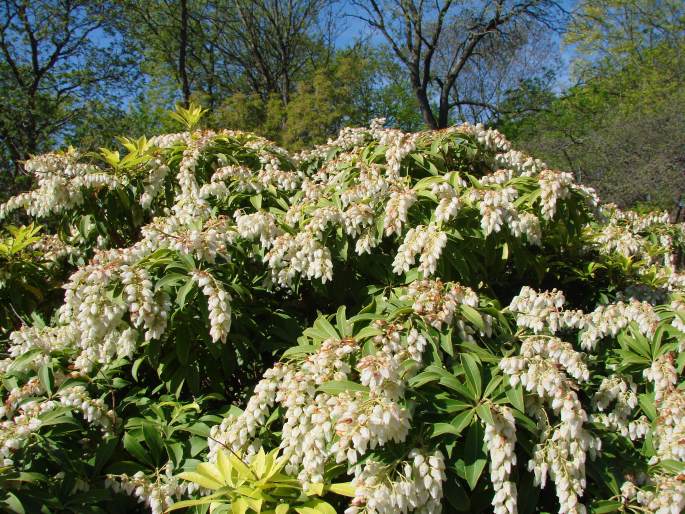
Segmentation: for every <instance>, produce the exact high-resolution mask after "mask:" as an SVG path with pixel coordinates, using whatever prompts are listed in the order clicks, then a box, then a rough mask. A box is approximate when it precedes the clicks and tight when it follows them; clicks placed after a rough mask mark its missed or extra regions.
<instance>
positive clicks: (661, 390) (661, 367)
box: [642, 352, 678, 401]
mask: <svg viewBox="0 0 685 514" xmlns="http://www.w3.org/2000/svg"><path fill="white" fill-rule="evenodd" d="M674 360H675V359H674V356H673V353H671V352H667V353H663V354H661V355H659V356H658V357H657V358H655V359H654V360H653V361H652V365H651V366H650V367H649V368H647V369H645V370H644V371H643V373H642V374H643V375H644V377H645V378H646V379H647V380H651V381H652V382H654V394H655V399H656V400H657V401H659V400H661V399H662V398H663V397H664V396H665V395H666V394H667V393H668V392H670V391H672V390H673V388H674V387H675V386H676V384H677V383H678V371H677V370H676V368H675V366H674V365H673V364H674Z"/></svg>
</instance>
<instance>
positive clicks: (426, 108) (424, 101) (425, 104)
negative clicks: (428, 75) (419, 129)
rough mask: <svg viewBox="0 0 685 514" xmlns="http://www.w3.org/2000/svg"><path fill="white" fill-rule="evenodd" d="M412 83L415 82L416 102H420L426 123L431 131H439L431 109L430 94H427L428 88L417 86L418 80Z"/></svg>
mask: <svg viewBox="0 0 685 514" xmlns="http://www.w3.org/2000/svg"><path fill="white" fill-rule="evenodd" d="M412 82H415V85H414V94H415V95H416V100H417V101H418V102H419V109H421V116H423V121H424V123H425V124H426V126H427V127H428V128H429V129H431V130H435V129H437V128H438V123H437V121H436V120H435V116H434V115H433V110H432V109H431V105H430V102H429V101H428V93H427V92H426V88H425V87H422V86H421V85H420V84H417V83H416V82H418V81H417V80H416V81H414V80H413V81H412Z"/></svg>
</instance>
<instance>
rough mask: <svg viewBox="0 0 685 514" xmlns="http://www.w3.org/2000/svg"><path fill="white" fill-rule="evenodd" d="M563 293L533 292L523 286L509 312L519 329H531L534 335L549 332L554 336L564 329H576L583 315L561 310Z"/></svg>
mask: <svg viewBox="0 0 685 514" xmlns="http://www.w3.org/2000/svg"><path fill="white" fill-rule="evenodd" d="M565 302H566V299H565V298H564V293H562V292H561V291H557V290H556V289H553V290H552V291H542V292H538V291H535V290H534V289H533V288H531V287H528V286H523V287H522V288H521V291H519V294H518V295H516V296H515V297H514V298H512V300H511V303H510V304H509V310H510V311H511V312H512V313H514V314H516V324H517V325H518V326H519V327H525V328H529V329H531V330H532V331H533V332H535V333H539V332H542V331H544V330H549V331H550V332H551V333H552V334H556V333H557V332H558V331H559V330H562V329H565V328H576V327H579V326H581V325H582V322H583V313H582V312H581V311H576V310H563V307H564V303H565Z"/></svg>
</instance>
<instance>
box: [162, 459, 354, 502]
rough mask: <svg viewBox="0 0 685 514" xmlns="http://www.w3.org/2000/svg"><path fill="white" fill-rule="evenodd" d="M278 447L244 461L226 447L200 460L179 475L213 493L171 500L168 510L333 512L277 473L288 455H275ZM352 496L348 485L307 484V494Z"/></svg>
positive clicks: (351, 487) (284, 463)
mask: <svg viewBox="0 0 685 514" xmlns="http://www.w3.org/2000/svg"><path fill="white" fill-rule="evenodd" d="M278 452H279V450H278V449H276V450H273V451H271V452H269V453H265V452H264V450H263V449H260V450H259V452H258V453H257V454H256V455H254V456H253V457H252V460H251V461H250V462H249V463H248V462H246V461H245V460H244V459H243V457H242V456H241V455H239V454H237V453H235V452H233V451H230V450H222V451H220V452H218V454H217V459H216V463H207V462H205V463H202V464H199V465H198V466H197V468H196V469H195V471H187V472H184V473H181V474H180V475H179V477H180V478H183V479H184V480H188V481H190V482H194V483H195V484H197V485H199V486H200V487H202V488H204V489H208V490H210V491H212V492H213V494H210V495H209V496H205V497H203V498H200V499H198V500H187V501H181V502H178V503H175V504H174V505H173V506H172V507H171V508H170V509H169V510H170V511H171V510H177V509H182V508H185V507H193V506H199V505H209V506H210V512H212V511H213V510H215V509H217V508H218V507H219V506H222V508H225V506H227V504H228V505H230V508H231V510H230V512H232V513H239V514H244V513H248V512H254V513H260V514H261V513H264V514H287V513H288V512H297V513H299V514H335V509H334V508H333V507H332V506H331V505H330V504H329V503H327V502H326V501H324V500H321V499H318V498H314V499H312V498H309V497H308V496H307V495H305V494H304V492H303V491H302V486H301V484H300V482H298V481H297V480H296V479H294V478H291V477H289V476H288V475H285V474H283V473H281V471H282V469H283V467H284V466H285V465H286V463H287V461H288V457H289V456H288V455H281V456H280V457H279V456H278ZM329 491H330V492H333V493H336V494H341V495H345V496H354V487H353V486H352V485H351V484H331V485H328V486H324V485H323V484H311V487H309V489H308V494H309V495H316V496H323V494H324V493H325V492H329Z"/></svg>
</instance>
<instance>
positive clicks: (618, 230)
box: [595, 224, 649, 260]
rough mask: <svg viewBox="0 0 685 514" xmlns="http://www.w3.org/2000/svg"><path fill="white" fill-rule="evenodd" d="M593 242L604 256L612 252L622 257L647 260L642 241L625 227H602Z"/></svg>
mask: <svg viewBox="0 0 685 514" xmlns="http://www.w3.org/2000/svg"><path fill="white" fill-rule="evenodd" d="M595 241H596V242H597V243H598V244H599V246H600V249H601V251H602V252H603V253H605V254H611V253H613V252H616V253H619V254H621V255H623V256H624V257H627V258H629V257H634V256H635V257H638V258H641V259H644V258H645V256H646V259H647V260H649V255H648V254H647V253H646V250H645V247H644V243H645V242H644V240H643V238H642V237H640V236H639V235H637V234H635V233H632V232H629V231H628V230H626V228H625V227H621V226H618V225H613V224H609V225H604V226H602V230H601V232H600V233H598V234H597V236H596V238H595Z"/></svg>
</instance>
